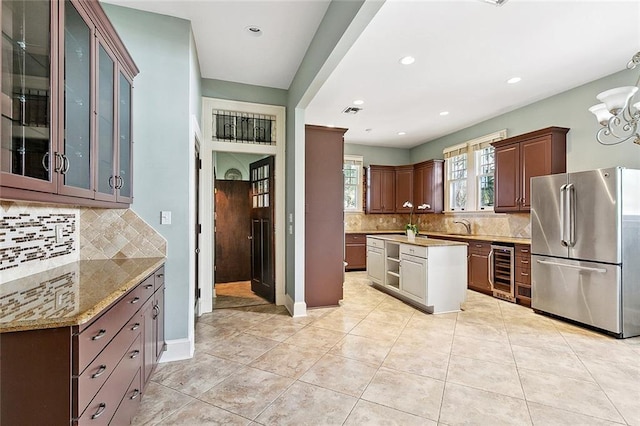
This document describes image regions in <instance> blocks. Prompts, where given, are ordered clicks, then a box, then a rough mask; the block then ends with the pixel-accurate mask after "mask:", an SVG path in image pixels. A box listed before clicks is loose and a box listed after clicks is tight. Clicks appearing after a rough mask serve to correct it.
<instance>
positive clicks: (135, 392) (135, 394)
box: [129, 389, 140, 399]
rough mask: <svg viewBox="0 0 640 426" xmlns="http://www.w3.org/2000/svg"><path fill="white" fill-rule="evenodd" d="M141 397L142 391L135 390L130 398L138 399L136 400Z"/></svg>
mask: <svg viewBox="0 0 640 426" xmlns="http://www.w3.org/2000/svg"><path fill="white" fill-rule="evenodd" d="M139 396H140V389H134V390H133V395H131V396H130V397H129V399H136V398H137V397H139Z"/></svg>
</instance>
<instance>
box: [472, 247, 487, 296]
mask: <svg viewBox="0 0 640 426" xmlns="http://www.w3.org/2000/svg"><path fill="white" fill-rule="evenodd" d="M489 253H491V243H490V242H487V241H469V282H468V286H469V288H470V289H472V290H476V291H479V292H482V293H486V294H492V293H491V283H490V282H489Z"/></svg>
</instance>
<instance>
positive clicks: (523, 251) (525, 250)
mask: <svg viewBox="0 0 640 426" xmlns="http://www.w3.org/2000/svg"><path fill="white" fill-rule="evenodd" d="M520 253H529V249H520Z"/></svg>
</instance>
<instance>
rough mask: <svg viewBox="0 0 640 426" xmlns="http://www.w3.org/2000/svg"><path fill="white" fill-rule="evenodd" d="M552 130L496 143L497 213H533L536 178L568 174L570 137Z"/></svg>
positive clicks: (565, 132)
mask: <svg viewBox="0 0 640 426" xmlns="http://www.w3.org/2000/svg"><path fill="white" fill-rule="evenodd" d="M568 131H569V129H567V128H563V127H549V128H546V129H541V130H537V131H535V132H531V133H527V134H524V135H520V136H515V137H512V138H508V139H503V140H501V141H499V142H494V143H493V144H492V145H493V146H494V147H495V206H494V211H495V212H497V213H505V212H518V211H529V210H530V208H531V205H530V201H531V196H530V185H531V183H530V181H531V178H532V177H535V176H543V175H549V174H555V173H564V172H565V171H566V134H567V132H568Z"/></svg>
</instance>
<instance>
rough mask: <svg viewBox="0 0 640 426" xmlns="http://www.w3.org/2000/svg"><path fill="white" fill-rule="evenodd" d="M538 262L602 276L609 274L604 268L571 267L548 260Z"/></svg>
mask: <svg viewBox="0 0 640 426" xmlns="http://www.w3.org/2000/svg"><path fill="white" fill-rule="evenodd" d="M537 262H538V263H540V264H543V265H551V266H560V267H563V268H570V269H578V270H580V271H587V272H598V273H600V274H604V273H605V272H607V270H606V269H604V268H589V267H588V266H576V265H569V264H566V263H558V262H550V261H548V260H538V261H537Z"/></svg>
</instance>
